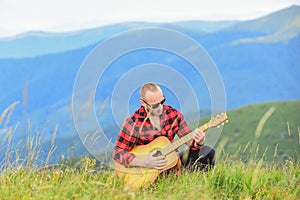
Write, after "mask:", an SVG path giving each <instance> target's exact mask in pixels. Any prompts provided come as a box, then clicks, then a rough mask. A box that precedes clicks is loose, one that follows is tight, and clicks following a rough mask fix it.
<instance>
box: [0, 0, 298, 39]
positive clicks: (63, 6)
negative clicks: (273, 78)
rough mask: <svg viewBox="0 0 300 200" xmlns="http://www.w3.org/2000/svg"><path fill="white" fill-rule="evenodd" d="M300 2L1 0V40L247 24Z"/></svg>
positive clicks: (236, 0)
mask: <svg viewBox="0 0 300 200" xmlns="http://www.w3.org/2000/svg"><path fill="white" fill-rule="evenodd" d="M290 5H300V0H251V1H249V0H224V1H222V0H205V1H204V0H184V1H178V0H151V1H150V0H105V1H104V0H26V1H19V0H0V36H2V37H3V36H10V35H14V34H18V33H21V32H25V31H31V30H44V31H58V32H61V31H71V30H77V29H82V28H90V27H95V26H101V25H106V24H112V23H118V22H124V21H152V22H162V21H180V20H232V19H235V20H236V19H238V20H246V19H254V18H257V17H260V16H263V15H265V14H268V13H271V12H273V11H276V10H280V9H282V8H286V7H288V6H290Z"/></svg>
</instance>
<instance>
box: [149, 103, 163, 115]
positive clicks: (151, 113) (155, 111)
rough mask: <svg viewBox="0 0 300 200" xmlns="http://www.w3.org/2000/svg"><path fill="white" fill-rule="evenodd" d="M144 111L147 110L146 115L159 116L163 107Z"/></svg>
mask: <svg viewBox="0 0 300 200" xmlns="http://www.w3.org/2000/svg"><path fill="white" fill-rule="evenodd" d="M146 110H147V113H149V114H150V115H152V116H161V114H162V111H163V106H162V105H160V106H158V107H157V108H155V109H148V108H147V109H146Z"/></svg>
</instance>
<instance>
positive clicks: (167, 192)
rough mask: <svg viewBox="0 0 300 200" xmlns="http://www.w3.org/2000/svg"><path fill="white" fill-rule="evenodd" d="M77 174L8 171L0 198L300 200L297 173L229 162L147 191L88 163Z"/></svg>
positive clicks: (0, 179) (287, 167)
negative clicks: (131, 186) (127, 185)
mask: <svg viewBox="0 0 300 200" xmlns="http://www.w3.org/2000/svg"><path fill="white" fill-rule="evenodd" d="M83 162H84V163H85V164H83V165H82V167H81V168H80V169H79V170H75V169H73V168H64V169H63V170H62V169H59V168H56V169H49V168H48V169H40V170H33V169H24V168H19V169H10V170H7V171H6V172H4V173H2V174H1V176H0V183H1V184H0V195H1V197H2V199H172V200H173V199H280V200H281V199H286V200H289V199H299V198H300V181H299V180H300V169H299V165H296V164H295V163H293V162H292V161H288V162H286V163H285V164H284V165H282V166H280V167H278V166H274V165H264V164H263V163H262V162H258V163H251V164H247V165H246V164H245V163H243V162H240V161H238V160H234V159H231V158H230V157H228V158H227V160H224V161H222V162H220V163H219V164H218V165H217V166H216V167H215V168H214V169H213V170H211V171H209V172H208V173H203V172H199V171H195V172H185V171H184V172H182V174H181V175H179V176H175V175H170V176H168V177H159V178H158V180H157V181H156V182H155V183H154V184H153V185H151V186H150V187H148V188H146V189H138V190H135V191H132V190H130V189H129V188H127V187H126V186H124V184H123V182H122V180H120V179H119V178H118V177H117V176H116V173H115V172H114V171H111V170H107V171H99V170H97V169H96V168H95V167H96V166H95V165H94V164H92V163H95V162H92V160H90V159H89V158H86V159H85V160H84V161H83Z"/></svg>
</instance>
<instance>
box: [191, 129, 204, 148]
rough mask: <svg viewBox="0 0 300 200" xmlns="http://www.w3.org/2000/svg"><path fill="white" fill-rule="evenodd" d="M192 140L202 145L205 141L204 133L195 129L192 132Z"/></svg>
mask: <svg viewBox="0 0 300 200" xmlns="http://www.w3.org/2000/svg"><path fill="white" fill-rule="evenodd" d="M193 139H194V140H195V143H196V144H198V145H203V144H204V141H205V132H204V131H201V130H200V129H199V128H196V129H195V130H194V131H193Z"/></svg>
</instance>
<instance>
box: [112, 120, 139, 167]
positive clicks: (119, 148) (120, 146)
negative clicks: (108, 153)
mask: <svg viewBox="0 0 300 200" xmlns="http://www.w3.org/2000/svg"><path fill="white" fill-rule="evenodd" d="M134 126H135V123H134V120H133V119H132V118H128V119H127V120H125V122H124V124H123V127H122V129H121V131H120V133H119V136H118V138H117V141H116V144H115V147H114V151H113V158H114V160H115V161H116V162H118V163H120V164H121V165H123V166H125V167H129V163H130V162H131V161H132V160H133V159H134V158H135V155H134V154H132V153H130V152H129V151H130V150H131V149H132V148H133V147H134V146H135V144H136V141H137V137H136V134H135V133H134Z"/></svg>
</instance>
